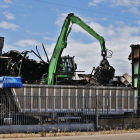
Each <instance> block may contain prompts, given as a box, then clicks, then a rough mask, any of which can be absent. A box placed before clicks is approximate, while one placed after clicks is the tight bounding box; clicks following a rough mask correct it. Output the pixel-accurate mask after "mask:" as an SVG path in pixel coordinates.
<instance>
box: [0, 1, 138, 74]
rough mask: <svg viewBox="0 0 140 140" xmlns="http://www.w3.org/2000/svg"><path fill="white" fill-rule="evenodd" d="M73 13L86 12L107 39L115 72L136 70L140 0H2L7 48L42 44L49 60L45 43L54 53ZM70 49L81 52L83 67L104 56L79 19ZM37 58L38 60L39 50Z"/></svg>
mask: <svg viewBox="0 0 140 140" xmlns="http://www.w3.org/2000/svg"><path fill="white" fill-rule="evenodd" d="M69 13H74V15H76V16H78V17H79V18H81V19H82V20H83V21H84V22H85V23H86V24H88V25H89V26H90V27H91V28H92V29H93V30H94V31H96V32H97V33H98V34H99V35H100V36H103V37H104V39H105V44H106V48H107V49H109V50H112V51H113V55H112V58H108V61H109V63H110V65H111V66H113V67H114V68H115V70H116V71H115V75H123V74H124V73H128V74H130V75H131V62H130V61H129V60H128V55H129V54H130V52H131V48H130V45H131V44H140V1H139V0H70V1H68V0H0V36H2V37H5V42H4V48H3V51H4V52H7V51H10V50H17V51H20V52H22V51H24V50H28V51H30V50H34V51H36V49H35V47H36V46H37V47H38V50H39V52H40V54H41V56H42V58H43V59H44V60H45V61H47V59H46V56H45V53H44V51H43V49H42V45H41V44H42V43H43V44H44V46H45V49H46V51H47V53H48V56H49V58H51V56H52V53H53V50H54V47H55V44H56V42H57V39H58V37H59V35H60V31H61V28H62V26H63V23H64V20H65V18H66V16H67V14H69ZM67 43H68V45H67V48H66V49H64V51H63V54H62V55H63V56H64V55H70V56H75V62H76V63H77V66H78V69H77V70H78V71H85V74H89V73H91V71H92V69H93V67H97V66H98V65H99V63H100V61H101V59H102V57H101V46H100V43H99V41H98V40H96V39H95V38H94V37H92V36H91V35H89V34H88V33H87V32H86V31H84V30H83V29H82V28H81V27H79V26H78V25H76V24H73V26H72V31H71V33H70V35H69V36H68V40H67ZM30 58H31V59H35V60H38V58H37V57H35V56H34V55H33V54H32V55H30Z"/></svg>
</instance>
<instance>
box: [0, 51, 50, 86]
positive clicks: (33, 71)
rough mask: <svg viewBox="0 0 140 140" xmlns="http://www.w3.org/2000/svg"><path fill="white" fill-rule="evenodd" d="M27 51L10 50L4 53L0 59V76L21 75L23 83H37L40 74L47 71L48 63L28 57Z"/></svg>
mask: <svg viewBox="0 0 140 140" xmlns="http://www.w3.org/2000/svg"><path fill="white" fill-rule="evenodd" d="M28 53H32V51H31V52H29V51H23V52H21V53H20V52H18V51H15V50H11V51H9V52H6V53H4V54H3V55H2V56H1V58H2V57H3V58H7V59H6V60H5V61H4V60H3V59H0V61H1V62H2V63H4V65H2V66H1V69H2V71H0V72H1V73H0V76H21V79H22V82H23V83H35V82H37V83H39V80H40V79H41V77H42V75H43V74H44V73H46V72H47V70H48V66H49V64H48V63H47V62H44V61H42V60H41V61H36V60H33V59H29V56H28V55H27V54H28ZM4 71H6V73H5V72H4Z"/></svg>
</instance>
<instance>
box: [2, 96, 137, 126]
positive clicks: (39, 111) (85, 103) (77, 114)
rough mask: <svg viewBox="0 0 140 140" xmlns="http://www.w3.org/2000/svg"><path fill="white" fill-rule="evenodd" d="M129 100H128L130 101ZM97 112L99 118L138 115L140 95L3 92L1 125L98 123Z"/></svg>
mask: <svg viewBox="0 0 140 140" xmlns="http://www.w3.org/2000/svg"><path fill="white" fill-rule="evenodd" d="M116 99H117V100H116ZM125 100H127V101H128V102H127V103H126V104H124V101H125ZM17 101H18V102H17ZM97 113H98V117H99V119H107V118H110V117H113V116H114V117H115V115H120V116H121V115H123V116H124V115H125V114H127V113H132V114H136V113H137V98H134V96H123V97H118V96H116V97H110V96H90V97H86V96H84V97H83V96H77V97H75V96H60V97H59V96H39V97H38V96H13V95H11V96H6V95H0V124H1V125H8V124H9V125H28V124H29V125H32V124H36V125H39V124H57V123H71V122H73V123H96V121H97V120H96V119H95V118H96V117H97V116H96V115H97Z"/></svg>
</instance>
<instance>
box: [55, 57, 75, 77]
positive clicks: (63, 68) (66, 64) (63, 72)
mask: <svg viewBox="0 0 140 140" xmlns="http://www.w3.org/2000/svg"><path fill="white" fill-rule="evenodd" d="M75 69H77V65H76V63H75V62H74V57H70V56H69V55H68V56H62V57H61V58H60V60H59V62H58V66H57V72H56V76H57V77H64V78H71V77H72V76H73V75H74V71H75Z"/></svg>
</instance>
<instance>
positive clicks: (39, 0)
mask: <svg viewBox="0 0 140 140" xmlns="http://www.w3.org/2000/svg"><path fill="white" fill-rule="evenodd" d="M34 1H38V2H41V3H47V4H51V5H58V6H62V7H69V8H74V9H79V10H83V11H89V12H95V13H98V14H104V15H109V16H116V17H120V18H126V19H133V20H140V19H137V18H133V17H126V16H120V15H116V14H110V13H104V12H99V11H94V10H88V9H84V8H80V7H75V6H68V5H64V4H58V3H53V2H49V1H43V0H34Z"/></svg>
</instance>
